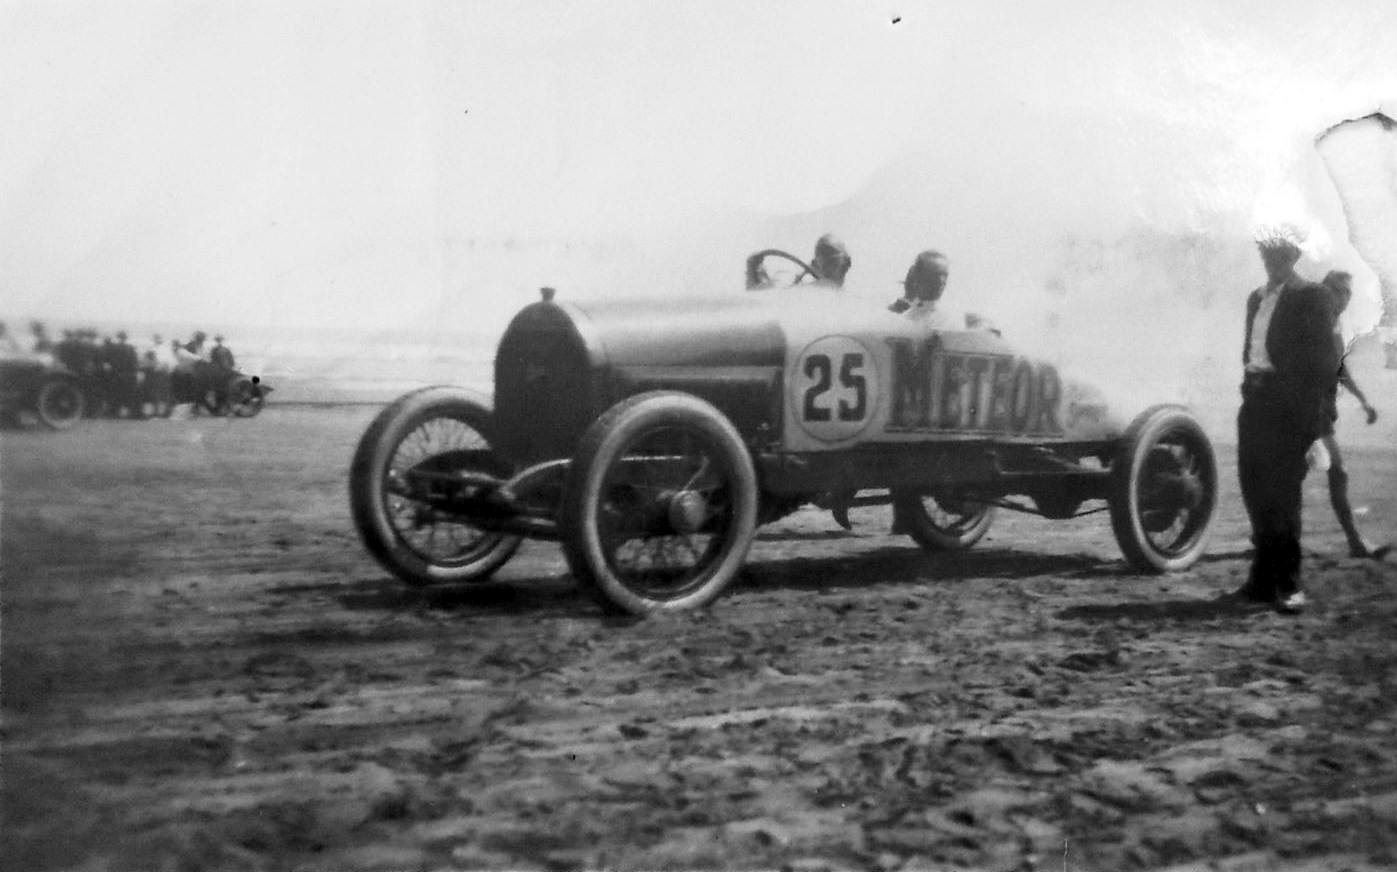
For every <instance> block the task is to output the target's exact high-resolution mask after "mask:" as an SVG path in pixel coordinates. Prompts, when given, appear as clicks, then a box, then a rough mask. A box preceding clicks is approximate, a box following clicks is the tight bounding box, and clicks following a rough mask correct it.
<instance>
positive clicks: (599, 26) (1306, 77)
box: [0, 0, 1397, 379]
mask: <svg viewBox="0 0 1397 872" xmlns="http://www.w3.org/2000/svg"><path fill="white" fill-rule="evenodd" d="M1394 42H1397V4H1391V3H1388V2H1384V0H1337V2H1332V0H1331V2H1325V3H1318V2H1285V0H1280V2H1234V3H1228V4H1215V3H1212V2H1203V0H1182V2H1171V3H1168V4H1149V5H1145V4H1127V3H1119V2H1105V0H1103V2H1093V0H1080V2H1065V0H1048V2H1038V3H1016V2H1002V3H871V4H870V3H862V2H801V3H797V2H758V3H749V2H700V3H690V4H671V3H650V2H619V0H618V2H595V3H562V2H539V3H485V2H475V3H467V2H437V3H430V2H404V3H389V2H357V0H344V2H245V0H239V2H209V3H197V4H191V3H175V2H121V3H99V2H63V3H50V2H29V3H25V2H20V3H16V2H7V3H4V4H3V5H0V131H3V143H4V147H3V150H0V315H3V316H5V317H7V318H8V319H9V320H10V321H11V323H12V324H14V323H15V322H16V321H19V320H21V319H23V318H28V317H44V318H50V319H53V320H54V321H55V322H62V323H82V322H88V321H91V322H100V323H109V324H130V325H136V324H149V323H153V322H160V323H172V324H188V325H191V326H206V327H208V328H209V329H210V330H220V329H221V330H223V331H224V332H229V333H230V337H231V336H236V330H237V328H239V327H242V328H245V330H247V331H252V330H254V328H306V329H305V331H304V335H306V336H309V337H311V341H314V338H315V337H316V336H317V335H318V334H319V333H321V332H325V331H330V330H346V329H352V330H354V331H356V333H357V332H358V331H363V330H368V331H371V332H373V333H376V334H379V335H382V336H385V337H386V336H389V335H390V334H391V335H392V336H394V337H401V336H404V335H412V334H421V335H423V336H428V337H429V336H433V335H444V334H445V333H458V332H471V333H478V334H481V335H486V336H489V335H492V334H493V332H495V331H498V330H499V329H500V328H501V327H502V326H503V324H504V322H505V320H506V319H507V318H508V316H509V315H510V314H511V313H512V312H513V311H514V310H516V309H517V308H518V307H519V306H520V305H522V304H524V303H527V302H529V301H532V300H533V299H536V297H537V289H538V287H539V286H541V285H553V286H556V287H558V288H559V292H560V294H562V295H565V296H568V297H581V296H595V295H606V294H632V293H672V294H676V295H677V294H707V293H719V292H726V291H730V290H733V289H736V288H737V287H739V286H740V282H741V275H742V272H741V270H742V259H743V257H744V256H745V255H746V254H747V253H748V252H750V251H752V250H755V249H758V248H765V247H772V246H774V247H782V248H787V249H790V250H792V251H793V252H794V253H796V254H799V255H802V256H808V254H809V252H810V248H811V246H812V244H813V242H814V239H815V237H816V236H818V235H819V234H820V233H821V232H824V231H826V230H832V231H834V232H836V233H837V234H839V235H840V236H841V237H842V238H843V239H844V240H845V241H846V243H847V244H848V245H849V248H850V250H851V252H852V254H853V257H854V269H853V271H852V272H851V274H850V278H849V281H850V284H851V285H853V286H854V287H856V288H861V289H863V290H866V291H868V292H870V293H873V294H875V295H883V296H886V297H887V298H888V299H891V298H892V297H894V296H896V295H897V294H898V293H899V286H898V284H897V282H898V281H899V280H900V279H901V277H902V274H903V272H904V271H905V269H906V266H907V264H908V263H910V262H911V259H912V257H913V256H914V254H915V253H916V252H917V251H918V250H920V249H922V248H926V247H936V248H939V249H941V250H942V251H944V252H945V253H946V254H947V255H948V256H949V257H950V259H951V264H952V277H951V284H950V290H949V291H948V294H949V295H951V296H953V297H955V298H956V299H957V302H959V303H961V304H962V305H966V306H969V307H971V308H975V309H978V310H980V311H983V312H985V313H987V314H989V315H990V317H991V318H992V319H993V320H994V321H996V322H998V323H999V324H1001V325H1002V326H1005V327H1006V328H1007V329H1010V330H1014V331H1016V332H1017V335H1019V336H1020V337H1021V338H1023V339H1024V340H1025V341H1030V340H1032V339H1033V337H1035V336H1036V337H1039V338H1044V337H1046V338H1048V339H1050V340H1051V342H1052V343H1054V344H1056V345H1057V346H1059V347H1060V348H1064V349H1073V348H1076V349H1080V350H1082V351H1083V352H1085V351H1087V350H1091V351H1092V352H1093V353H1094V354H1095V355H1097V356H1104V358H1106V359H1117V360H1119V359H1125V360H1126V361H1132V360H1138V359H1140V358H1141V356H1142V354H1144V353H1145V352H1144V351H1142V349H1143V350H1147V351H1148V352H1149V353H1154V352H1157V351H1159V350H1160V349H1161V345H1162V344H1163V346H1165V347H1167V348H1168V350H1170V352H1171V354H1172V356H1173V358H1174V359H1177V360H1178V361H1179V364H1180V365H1179V367H1177V368H1176V371H1175V375H1176V376H1178V377H1180V378H1184V379H1187V378H1188V377H1189V375H1188V374H1189V373H1190V372H1196V371H1197V370H1198V368H1199V367H1203V368H1210V367H1211V368H1216V361H1217V360H1224V361H1226V366H1230V367H1233V368H1234V369H1235V368H1236V366H1237V365H1238V364H1237V363H1236V362H1235V358H1236V357H1237V355H1238V354H1239V351H1238V348H1237V346H1238V344H1239V338H1240V332H1241V321H1240V319H1241V312H1242V301H1243V299H1244V297H1245V291H1246V289H1247V288H1248V287H1250V286H1254V285H1255V284H1257V283H1259V282H1260V280H1261V275H1262V274H1261V269H1260V265H1259V263H1258V262H1257V261H1256V258H1255V256H1254V252H1253V251H1252V249H1251V245H1250V239H1251V233H1252V231H1253V229H1254V227H1255V226H1256V224H1257V223H1258V222H1263V223H1266V222H1275V221H1289V222H1292V223H1297V224H1301V225H1304V226H1306V227H1308V228H1309V229H1310V231H1311V236H1310V241H1309V243H1308V244H1307V250H1308V254H1309V257H1307V260H1306V262H1305V267H1304V268H1305V269H1306V270H1307V271H1308V272H1309V273H1310V274H1311V275H1312V277H1318V275H1319V274H1322V272H1323V270H1324V269H1326V268H1328V267H1330V266H1339V267H1342V268H1346V269H1349V270H1351V271H1353V272H1355V273H1356V274H1358V279H1359V280H1358V292H1357V299H1356V301H1355V303H1354V306H1353V309H1352V311H1351V313H1350V316H1349V318H1348V321H1347V324H1348V327H1349V330H1350V332H1353V331H1356V330H1359V329H1363V328H1368V327H1371V326H1372V325H1374V324H1375V323H1376V322H1377V320H1378V318H1379V314H1380V303H1379V300H1380V278H1381V279H1382V281H1385V282H1387V286H1388V292H1389V293H1397V263H1395V262H1394V255H1397V251H1394V250H1393V243H1392V240H1394V239H1397V233H1394V229H1397V219H1394V215H1397V149H1394V146H1393V144H1392V143H1393V142H1394V141H1397V137H1393V136H1392V135H1388V134H1385V133H1384V132H1382V131H1380V130H1378V129H1377V128H1376V127H1374V126H1373V125H1369V126H1367V127H1363V128H1362V129H1355V130H1353V131H1351V132H1346V133H1345V134H1344V135H1343V136H1340V135H1336V136H1335V137H1334V138H1333V139H1332V140H1331V141H1329V142H1327V143H1326V145H1325V148H1324V151H1325V154H1324V158H1326V159H1328V160H1329V162H1330V164H1331V166H1330V167H1328V168H1326V167H1325V165H1324V163H1323V161H1322V159H1321V155H1320V150H1317V149H1316V147H1315V137H1316V136H1317V135H1318V134H1320V133H1321V132H1322V131H1324V130H1325V129H1327V128H1329V127H1331V126H1333V125H1336V124H1338V123H1340V122H1343V121H1345V120H1347V119H1351V118H1360V117H1363V116H1366V115H1369V114H1370V113H1373V112H1376V111H1379V110H1385V111H1386V112H1387V113H1388V114H1389V115H1394V116H1397V53H1394V52H1393V51H1392V45H1393V43H1394ZM1344 137H1346V138H1344ZM1341 139H1343V141H1342V142H1341V141H1340V140H1341ZM1336 167H1337V168H1336ZM1331 173H1332V175H1333V177H1334V178H1340V179H1341V180H1347V181H1348V187H1349V189H1350V191H1348V192H1347V195H1348V196H1349V198H1350V199H1351V200H1353V202H1354V203H1357V205H1356V206H1352V205H1351V209H1356V210H1358V211H1362V212H1363V214H1364V220H1365V222H1366V225H1365V226H1366V229H1367V232H1368V236H1367V238H1368V242H1367V244H1366V245H1365V251H1364V252H1363V254H1364V255H1365V256H1366V258H1367V261H1366V263H1365V262H1364V261H1363V260H1361V259H1360V258H1359V256H1358V254H1357V253H1356V252H1355V251H1354V250H1353V249H1352V248H1351V247H1350V245H1349V241H1348V234H1349V229H1348V227H1347V226H1346V224H1345V221H1344V213H1343V210H1342V208H1341V206H1340V201H1339V197H1338V192H1337V190H1336V189H1335V187H1334V184H1333V182H1332V181H1331ZM1355 198H1356V199H1355ZM1360 235H1361V234H1360ZM1360 241H1361V240H1360ZM1384 247H1385V250H1384ZM1054 325H1056V326H1054Z"/></svg>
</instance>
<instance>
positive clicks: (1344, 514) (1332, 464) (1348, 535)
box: [1320, 269, 1392, 560]
mask: <svg viewBox="0 0 1397 872" xmlns="http://www.w3.org/2000/svg"><path fill="white" fill-rule="evenodd" d="M1321 284H1323V285H1324V286H1325V287H1326V288H1328V289H1329V292H1330V293H1331V294H1333V296H1334V317H1335V318H1336V319H1337V318H1338V317H1339V316H1340V315H1342V314H1343V313H1344V310H1345V309H1347V308H1348V304H1349V301H1350V300H1352V299H1353V275H1352V274H1350V273H1347V272H1344V271H1343V270H1337V269H1336V270H1330V271H1329V273H1328V274H1327V275H1325V277H1324V281H1323V282H1321ZM1334 353H1335V354H1337V355H1338V357H1339V372H1338V378H1337V379H1336V380H1335V381H1334V382H1332V383H1331V386H1330V389H1329V397H1328V404H1327V408H1326V410H1325V421H1324V434H1323V435H1322V436H1321V437H1320V439H1321V440H1322V441H1323V442H1324V448H1325V450H1326V451H1327V452H1328V453H1329V504H1330V505H1332V506H1333V507H1334V516H1335V517H1336V518H1338V519H1339V526H1340V527H1342V528H1343V531H1344V538H1345V539H1347V540H1348V551H1349V556H1350V557H1371V558H1372V559H1374V560H1382V559H1383V558H1384V557H1386V556H1387V554H1388V552H1390V551H1391V550H1392V546H1391V545H1380V546H1378V547H1374V546H1372V545H1370V544H1369V543H1368V541H1367V540H1366V539H1364V538H1363V535H1362V534H1361V533H1359V532H1358V525H1357V524H1355V523H1354V521H1353V508H1352V507H1351V506H1350V505H1349V501H1348V470H1346V469H1344V457H1343V455H1342V454H1340V453H1339V442H1338V440H1337V439H1335V438H1334V422H1335V421H1337V420H1339V387H1340V386H1341V385H1342V386H1343V387H1344V388H1345V389H1347V390H1348V392H1349V393H1351V394H1353V396H1354V397H1355V398H1356V399H1357V400H1358V403H1359V405H1361V406H1362V407H1363V414H1364V415H1366V416H1367V420H1368V423H1369V424H1373V423H1375V422H1376V421H1377V420H1378V410H1377V409H1374V408H1373V404H1372V403H1370V402H1368V398H1367V397H1366V396H1364V394H1363V390H1362V389H1361V388H1360V387H1358V382H1356V381H1354V380H1353V374H1352V373H1350V372H1349V370H1348V365H1347V364H1346V363H1345V361H1344V337H1343V334H1342V333H1341V332H1340V331H1339V329H1338V326H1337V325H1336V326H1335V328H1334Z"/></svg>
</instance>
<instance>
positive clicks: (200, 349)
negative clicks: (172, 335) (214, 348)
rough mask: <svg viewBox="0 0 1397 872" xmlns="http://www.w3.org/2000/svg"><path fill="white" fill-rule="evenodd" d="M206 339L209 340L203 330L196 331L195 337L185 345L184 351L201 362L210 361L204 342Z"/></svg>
mask: <svg viewBox="0 0 1397 872" xmlns="http://www.w3.org/2000/svg"><path fill="white" fill-rule="evenodd" d="M206 339H208V334H207V333H205V332H204V331H202V330H195V331H194V335H193V336H192V337H190V339H189V341H188V342H186V343H185V345H184V350H185V351H187V352H189V353H190V354H191V355H193V356H194V357H195V358H197V359H199V360H208V359H209V356H208V354H207V353H206V352H205V351H204V341H205V340H206Z"/></svg>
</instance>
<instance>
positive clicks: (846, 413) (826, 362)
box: [802, 353, 868, 421]
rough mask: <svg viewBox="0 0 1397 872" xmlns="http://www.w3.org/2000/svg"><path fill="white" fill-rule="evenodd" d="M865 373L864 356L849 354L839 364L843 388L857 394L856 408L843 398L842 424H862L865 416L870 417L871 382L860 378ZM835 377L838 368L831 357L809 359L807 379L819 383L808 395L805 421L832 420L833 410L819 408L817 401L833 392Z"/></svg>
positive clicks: (819, 356)
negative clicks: (849, 422)
mask: <svg viewBox="0 0 1397 872" xmlns="http://www.w3.org/2000/svg"><path fill="white" fill-rule="evenodd" d="M862 369H863V355H862V354H858V353H850V354H846V355H844V358H843V359H842V360H841V361H840V363H839V384H840V385H842V386H843V387H845V388H848V389H850V390H852V391H853V392H854V402H853V404H852V405H851V404H850V403H849V402H848V401H847V400H845V399H843V398H841V399H840V400H839V420H841V421H862V420H863V417H864V415H866V414H867V413H868V380H867V379H865V378H864V377H863V376H862V375H861V374H860V370H862ZM833 375H834V364H833V362H832V361H831V360H830V359H829V355H827V354H812V355H810V356H809V357H807V358H805V377H806V378H813V379H814V380H815V383H814V384H813V385H811V386H810V387H809V388H807V389H806V391H805V406H804V408H803V409H802V413H803V414H804V416H805V420H807V421H828V420H830V418H831V410H830V409H826V408H824V407H822V406H817V405H816V404H815V401H816V400H817V399H819V397H820V396H821V395H822V394H824V393H826V392H827V391H829V389H830V384H831V383H832V381H833Z"/></svg>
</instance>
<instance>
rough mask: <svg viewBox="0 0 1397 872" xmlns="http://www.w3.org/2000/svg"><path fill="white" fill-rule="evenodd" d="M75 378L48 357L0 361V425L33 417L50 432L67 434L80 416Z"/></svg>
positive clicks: (81, 396)
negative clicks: (65, 431) (26, 416)
mask: <svg viewBox="0 0 1397 872" xmlns="http://www.w3.org/2000/svg"><path fill="white" fill-rule="evenodd" d="M83 406H84V394H83V390H82V385H81V383H80V382H79V380H78V377H77V376H76V375H74V374H73V373H71V372H69V371H68V370H67V369H64V368H63V367H62V366H61V365H59V364H57V363H54V362H53V361H52V359H50V358H47V357H37V356H36V357H10V358H4V359H0V421H4V422H6V423H11V424H15V423H19V422H20V421H21V418H22V416H23V415H25V414H29V415H33V416H34V417H35V418H36V419H37V420H38V421H39V423H40V424H43V425H44V426H45V427H48V428H49V429H51V430H66V429H68V428H69V427H71V426H73V425H74V424H76V423H77V422H78V421H79V420H80V419H81V418H82V414H83Z"/></svg>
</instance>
